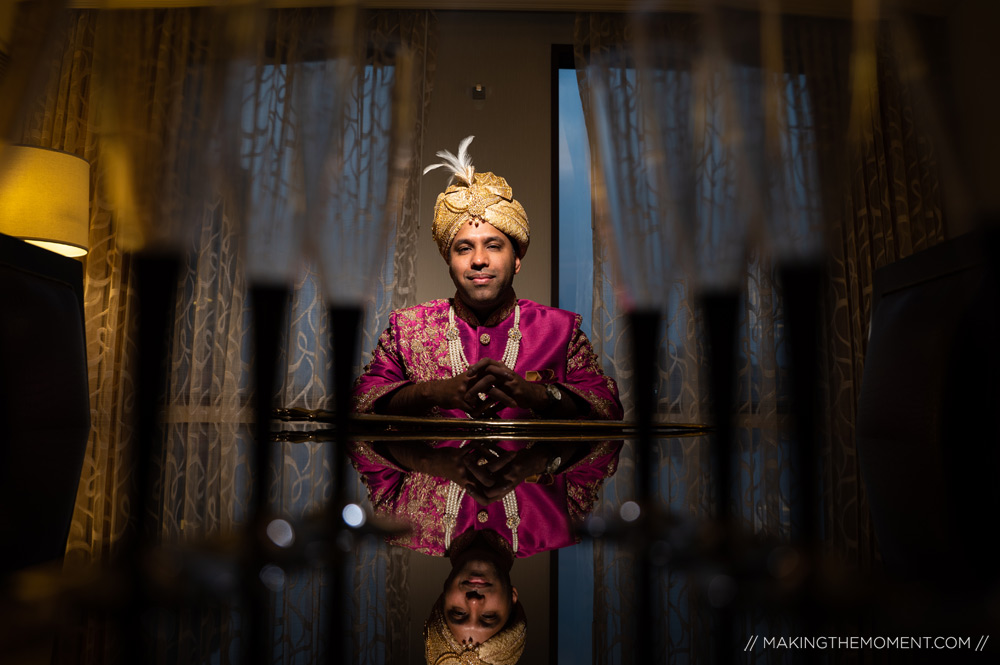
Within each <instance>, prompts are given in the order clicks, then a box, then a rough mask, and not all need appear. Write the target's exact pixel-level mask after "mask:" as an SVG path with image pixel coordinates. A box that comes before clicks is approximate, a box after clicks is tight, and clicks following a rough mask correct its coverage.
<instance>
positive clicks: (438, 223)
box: [424, 136, 530, 259]
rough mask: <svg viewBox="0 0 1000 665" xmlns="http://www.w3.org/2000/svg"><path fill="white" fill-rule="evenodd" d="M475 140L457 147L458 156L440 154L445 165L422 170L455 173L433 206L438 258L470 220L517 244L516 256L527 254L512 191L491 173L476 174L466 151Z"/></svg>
mask: <svg viewBox="0 0 1000 665" xmlns="http://www.w3.org/2000/svg"><path fill="white" fill-rule="evenodd" d="M473 138H474V137H472V136H467V137H465V138H464V139H463V140H462V142H461V143H460V144H459V146H458V156H457V157H456V156H455V155H453V154H451V153H450V152H448V151H447V150H441V151H440V152H438V154H437V156H438V157H440V158H441V159H443V160H444V161H443V162H441V163H438V164H433V165H431V166H428V167H427V168H426V169H424V173H427V172H428V171H430V170H432V169H436V168H438V167H439V166H444V167H446V168H451V169H452V170H453V171H454V176H453V178H452V181H457V182H452V183H451V184H449V185H448V189H446V190H445V191H444V193H443V194H439V195H438V197H437V203H435V204H434V224H433V226H432V227H431V233H432V234H433V235H434V241H435V242H437V245H438V250H440V252H441V255H442V256H443V257H445V258H446V259H447V258H448V248H449V247H451V241H452V240H454V239H455V234H456V233H458V229H459V228H461V226H462V223H463V222H465V221H467V220H468V219H469V217H478V218H479V219H481V220H483V221H485V222H489V223H490V224H491V225H492V226H494V227H496V228H497V229H499V230H500V231H502V232H503V233H505V234H507V235H508V236H510V237H511V238H513V239H514V240H516V241H517V256H518V258H523V257H524V253H525V252H527V251H528V241H529V235H530V234H529V232H528V215H527V214H526V213H525V212H524V208H523V207H521V204H520V203H518V202H517V201H515V200H514V191H513V190H512V189H511V188H510V185H508V184H507V181H506V180H504V179H503V178H501V177H500V176H497V175H493V174H492V173H488V172H487V173H476V170H475V169H474V168H473V166H472V158H471V157H470V156H469V153H468V148H469V144H470V143H472V139H473Z"/></svg>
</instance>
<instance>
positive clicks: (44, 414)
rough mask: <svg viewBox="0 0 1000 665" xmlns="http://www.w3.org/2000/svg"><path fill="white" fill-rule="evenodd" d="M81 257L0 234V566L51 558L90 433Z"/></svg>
mask: <svg viewBox="0 0 1000 665" xmlns="http://www.w3.org/2000/svg"><path fill="white" fill-rule="evenodd" d="M83 321H84V319H83V270H82V265H81V264H80V262H78V261H75V260H73V259H69V258H66V257H63V256H59V255H57V254H54V253H52V252H49V251H47V250H44V249H40V248H38V247H35V246H34V245H30V244H28V243H25V242H23V241H21V240H17V239H15V238H11V237H9V236H5V235H2V234H0V534H3V536H2V538H3V541H4V547H3V548H2V550H0V574H2V573H7V572H11V571H14V570H18V569H21V568H24V567H26V566H30V565H34V564H38V563H43V562H47V561H52V560H55V559H59V558H61V557H62V556H63V554H64V552H65V549H66V539H67V536H68V535H69V526H70V520H71V518H72V515H73V506H74V503H75V501H76V494H77V488H78V486H79V483H80V471H81V468H82V465H83V459H84V454H85V452H86V447H87V439H88V437H89V434H90V398H89V392H90V391H89V386H88V382H87V354H86V341H85V335H84V325H83Z"/></svg>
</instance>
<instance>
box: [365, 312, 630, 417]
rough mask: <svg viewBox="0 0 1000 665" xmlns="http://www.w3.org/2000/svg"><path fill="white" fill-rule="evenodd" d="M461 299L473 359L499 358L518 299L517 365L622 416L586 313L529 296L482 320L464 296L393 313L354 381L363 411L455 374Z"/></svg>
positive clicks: (599, 412) (517, 413)
mask: <svg viewBox="0 0 1000 665" xmlns="http://www.w3.org/2000/svg"><path fill="white" fill-rule="evenodd" d="M452 302H454V303H455V315H456V316H455V324H456V326H457V327H458V331H459V335H460V336H461V339H462V348H463V349H464V350H465V357H466V359H467V360H468V362H469V365H474V364H476V362H478V361H479V360H482V359H483V358H493V359H494V360H497V361H500V360H501V358H503V353H504V349H505V348H506V346H507V331H508V330H510V329H511V328H512V327H513V326H514V303H515V302H517V303H518V304H520V306H521V324H520V326H521V348H520V352H519V353H518V356H517V363H516V364H515V366H514V371H516V372H517V373H518V374H520V375H521V376H525V375H526V374H527V372H529V371H536V372H539V373H540V374H541V375H542V377H543V378H542V381H543V382H545V383H557V384H558V385H559V386H560V388H565V389H566V390H569V391H572V392H573V393H574V394H576V395H577V396H578V397H580V398H582V399H583V400H584V401H585V402H587V404H589V405H590V413H589V414H588V417H591V418H601V419H606V420H620V419H621V417H622V405H621V402H620V401H619V400H618V386H617V385H615V382H614V380H613V379H611V378H610V377H608V376H605V374H604V372H602V371H601V366H600V363H599V362H598V360H597V356H596V355H595V354H594V349H593V347H592V346H591V345H590V340H588V339H587V336H586V335H584V334H583V331H581V330H580V316H579V315H578V314H574V313H572V312H567V311H566V310H562V309H556V308H555V307H546V306H545V305H539V304H538V303H535V302H532V301H530V300H516V301H514V300H512V301H511V302H510V303H508V304H507V305H506V306H504V307H501V308H500V309H499V310H498V311H497V312H495V313H494V314H493V315H492V316H491V317H490V319H489V320H487V321H486V322H485V323H484V324H483V325H479V322H478V321H477V319H476V317H475V315H473V314H472V313H471V312H469V311H468V310H467V309H466V308H465V307H464V306H463V305H462V303H461V301H460V300H458V299H457V298H453V299H452V300H450V301H449V300H432V301H430V302H426V303H424V304H422V305H417V306H416V307H409V308H407V309H401V310H397V311H395V312H393V313H392V314H390V315H389V327H388V328H387V329H386V330H385V331H384V332H383V333H382V335H381V337H379V341H378V346H377V347H376V348H375V351H374V352H373V353H372V360H371V362H370V363H369V364H368V366H367V367H366V368H365V371H364V373H363V374H362V375H361V376H360V377H359V378H358V380H357V382H356V383H355V385H354V396H353V406H354V411H355V412H356V413H376V412H377V404H376V403H377V402H378V400H379V399H381V398H382V397H385V396H386V395H388V394H389V393H391V392H393V391H394V390H396V389H398V388H401V387H403V386H405V385H407V384H409V383H419V382H421V381H433V380H436V379H448V378H451V377H452V368H451V363H450V362H449V360H448V341H447V340H446V339H445V330H446V329H447V327H448V307H449V305H450V303H452ZM427 415H441V416H445V417H449V418H466V417H468V416H467V415H466V414H465V413H464V412H463V411H459V410H447V409H437V408H436V407H435V409H433V410H432V411H431V412H430V413H428V414H427ZM498 416H499V417H500V418H503V419H511V420H512V419H520V418H532V417H534V414H532V413H531V411H529V410H527V409H520V408H505V409H501V410H500V412H499V413H498Z"/></svg>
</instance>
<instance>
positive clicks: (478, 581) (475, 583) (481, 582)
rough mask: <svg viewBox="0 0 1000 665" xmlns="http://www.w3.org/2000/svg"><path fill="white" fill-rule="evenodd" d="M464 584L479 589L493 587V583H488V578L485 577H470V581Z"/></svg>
mask: <svg viewBox="0 0 1000 665" xmlns="http://www.w3.org/2000/svg"><path fill="white" fill-rule="evenodd" d="M463 584H464V585H466V586H471V587H476V588H477V589H481V588H483V587H489V586H493V584H492V583H491V582H487V581H486V578H483V577H470V578H469V579H467V580H465V581H464V582H463Z"/></svg>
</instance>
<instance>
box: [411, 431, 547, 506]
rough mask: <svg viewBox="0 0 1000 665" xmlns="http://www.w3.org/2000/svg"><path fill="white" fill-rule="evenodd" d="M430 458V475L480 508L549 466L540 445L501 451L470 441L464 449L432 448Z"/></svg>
mask: <svg viewBox="0 0 1000 665" xmlns="http://www.w3.org/2000/svg"><path fill="white" fill-rule="evenodd" d="M433 456H434V460H433V461H432V463H431V473H432V474H433V475H436V476H438V477H441V478H447V479H449V480H451V481H453V482H454V483H456V484H457V485H458V486H459V487H461V488H462V489H464V490H465V491H466V493H467V494H468V495H469V496H471V497H472V498H473V499H475V501H476V502H477V503H478V504H480V505H483V506H487V505H489V504H491V503H493V502H494V501H497V500H499V499H502V498H503V497H504V496H506V495H507V494H508V493H510V492H511V491H512V490H513V489H514V488H515V487H517V486H518V485H520V484H521V483H522V482H524V479H525V478H527V477H528V476H531V475H534V474H538V473H543V472H544V471H545V467H546V466H547V465H548V455H547V453H546V452H545V450H544V449H543V447H541V446H538V447H534V448H522V449H520V450H501V449H497V448H493V447H491V446H489V445H487V444H485V443H476V442H472V443H470V444H469V445H467V446H465V447H463V448H435V449H434V453H433Z"/></svg>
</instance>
